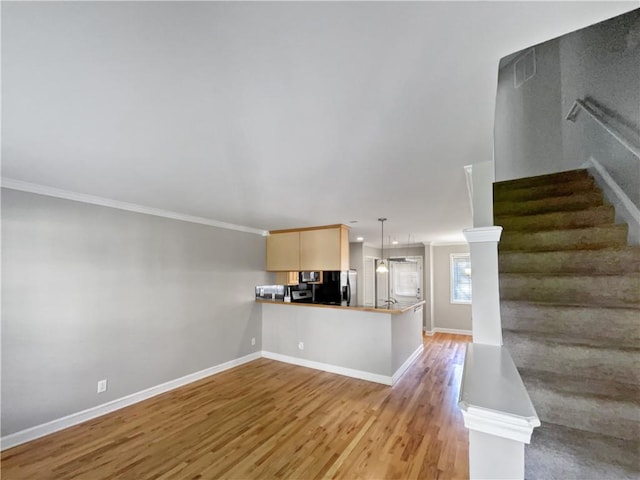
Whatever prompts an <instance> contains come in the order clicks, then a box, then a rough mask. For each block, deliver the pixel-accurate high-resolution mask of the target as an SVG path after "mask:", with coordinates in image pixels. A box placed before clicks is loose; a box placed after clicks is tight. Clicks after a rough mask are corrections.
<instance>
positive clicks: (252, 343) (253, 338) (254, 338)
mask: <svg viewBox="0 0 640 480" xmlns="http://www.w3.org/2000/svg"><path fill="white" fill-rule="evenodd" d="M255 344H256V337H252V338H251V345H255Z"/></svg>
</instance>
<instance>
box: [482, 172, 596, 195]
mask: <svg viewBox="0 0 640 480" xmlns="http://www.w3.org/2000/svg"><path fill="white" fill-rule="evenodd" d="M587 178H591V177H590V176H589V172H588V171H587V170H584V169H581V170H570V171H566V172H557V173H552V174H549V175H538V176H536V177H527V178H516V179H515V180H505V181H502V182H496V183H494V184H493V188H494V190H495V191H501V190H513V189H518V188H532V187H538V186H540V185H549V184H558V183H570V182H576V181H579V180H584V179H587Z"/></svg>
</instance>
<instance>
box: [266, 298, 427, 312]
mask: <svg viewBox="0 0 640 480" xmlns="http://www.w3.org/2000/svg"><path fill="white" fill-rule="evenodd" d="M256 302H257V303H275V304H278V305H289V306H294V307H319V308H339V309H347V310H353V311H362V312H375V313H390V314H393V315H395V314H398V313H405V312H408V311H410V310H413V309H415V308H416V307H419V306H421V305H424V304H425V303H426V301H425V300H419V301H415V302H411V303H405V302H402V303H396V304H393V305H389V306H387V305H385V306H384V307H372V306H366V305H347V303H346V302H342V304H340V305H337V304H336V305H333V304H325V303H304V302H291V303H285V302H283V301H282V300H263V299H256Z"/></svg>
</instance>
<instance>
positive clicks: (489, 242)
mask: <svg viewBox="0 0 640 480" xmlns="http://www.w3.org/2000/svg"><path fill="white" fill-rule="evenodd" d="M463 233H464V236H465V238H466V239H467V242H468V243H469V251H470V253H471V285H472V292H473V293H472V295H473V300H472V303H471V329H472V332H473V343H484V344H487V345H498V346H500V345H502V321H501V318H500V290H499V288H500V287H499V280H498V241H499V240H500V235H501V234H502V227H479V228H467V229H465V230H463Z"/></svg>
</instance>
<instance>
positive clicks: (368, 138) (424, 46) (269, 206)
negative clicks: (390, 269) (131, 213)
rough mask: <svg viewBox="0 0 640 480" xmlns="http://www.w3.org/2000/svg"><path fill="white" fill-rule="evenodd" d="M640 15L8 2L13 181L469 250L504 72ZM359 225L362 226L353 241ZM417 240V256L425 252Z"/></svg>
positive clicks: (419, 6)
mask: <svg viewBox="0 0 640 480" xmlns="http://www.w3.org/2000/svg"><path fill="white" fill-rule="evenodd" d="M637 7H638V2H625V3H617V2H584V3H583V2H567V3H560V2H530V3H521V2H496V3H493V2H406V3H405V2H402V3H400V2H397V3H396V2H348V3H342V2H281V3H280V2H274V3H272V2H251V3H249V2H247V3H245V2H37V3H34V2H7V1H3V2H2V176H3V178H4V179H14V180H20V181H24V182H30V183H34V184H38V185H44V186H48V187H55V188H58V189H63V190H68V191H71V192H78V193H83V194H89V195H94V196H98V197H104V198H107V199H113V200H117V201H121V202H128V203H133V204H137V205H143V206H147V207H153V208H157V209H163V210H168V211H172V212H178V213H182V214H188V215H194V216H199V217H205V218H208V219H213V220H217V221H222V222H229V223H233V224H237V225H243V226H248V227H252V228H257V229H266V230H272V229H282V228H295V227H304V226H314V225H325V224H335V223H346V224H349V225H351V227H352V231H351V239H352V240H355V238H356V237H357V236H363V237H364V238H365V241H368V242H371V243H374V244H376V243H378V242H379V239H380V236H379V235H380V233H379V232H380V230H379V228H380V224H379V222H377V218H378V217H381V216H384V217H387V218H388V221H387V222H386V224H385V237H386V236H387V234H388V235H389V236H391V237H392V238H397V239H398V240H400V242H401V243H403V242H404V243H406V241H407V240H408V239H409V238H410V240H411V243H415V242H434V243H447V242H455V241H460V240H462V235H461V229H463V228H466V227H469V226H471V224H472V219H471V210H470V206H469V197H468V194H467V190H466V183H465V175H464V169H463V167H464V166H465V165H469V164H474V163H479V162H484V161H489V160H491V159H492V148H493V146H492V135H493V117H494V106H495V95H496V85H497V73H498V63H499V61H500V58H501V57H503V56H506V55H508V54H511V53H513V52H515V51H518V50H521V49H523V48H525V47H528V46H531V45H534V44H536V43H539V42H542V41H545V40H548V39H550V38H553V37H555V36H558V35H561V34H564V33H568V32H570V31H573V30H576V29H577V28H581V27H584V26H587V25H589V24H592V23H595V22H598V21H601V20H604V19H606V18H609V17H612V16H615V15H618V14H621V13H624V12H626V11H629V10H632V9H634V8H637ZM352 221H357V223H350V222H352ZM409 236H410V237H409Z"/></svg>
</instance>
